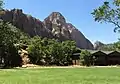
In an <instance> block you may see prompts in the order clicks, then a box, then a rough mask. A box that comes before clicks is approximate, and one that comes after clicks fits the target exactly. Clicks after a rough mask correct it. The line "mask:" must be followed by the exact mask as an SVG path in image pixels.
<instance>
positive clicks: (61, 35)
mask: <svg viewBox="0 0 120 84" xmlns="http://www.w3.org/2000/svg"><path fill="white" fill-rule="evenodd" d="M0 19H2V20H4V21H7V22H10V23H12V24H13V25H14V26H16V27H17V28H20V29H21V30H22V31H24V32H25V33H28V34H29V35H30V36H35V35H39V36H42V37H48V38H57V39H59V40H60V41H64V40H74V41H75V42H76V44H77V46H78V47H79V48H83V49H93V45H92V43H91V42H90V41H89V40H88V39H86V38H85V36H84V35H83V34H82V33H81V32H80V31H79V30H78V29H77V28H75V26H73V25H72V24H71V23H67V22H66V20H65V18H64V17H63V15H62V14H61V13H59V12H53V13H52V14H50V15H49V16H48V17H47V18H45V19H44V21H43V22H42V21H40V20H39V19H36V18H34V17H32V16H31V15H27V14H24V13H23V12H22V10H21V9H13V10H10V11H9V10H3V11H1V12H0Z"/></svg>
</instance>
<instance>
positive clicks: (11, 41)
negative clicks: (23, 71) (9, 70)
mask: <svg viewBox="0 0 120 84" xmlns="http://www.w3.org/2000/svg"><path fill="white" fill-rule="evenodd" d="M18 33H19V31H17V28H15V27H14V26H12V25H11V24H9V23H6V22H3V21H0V64H2V65H3V66H4V67H13V66H19V65H20V64H21V58H20V56H19V55H18V50H17V48H16V47H15V44H17V42H18V40H19V34H18Z"/></svg>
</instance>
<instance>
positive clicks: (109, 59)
mask: <svg viewBox="0 0 120 84" xmlns="http://www.w3.org/2000/svg"><path fill="white" fill-rule="evenodd" d="M89 52H90V53H91V54H92V56H94V57H95V62H94V65H97V66H107V65H120V52H119V51H101V50H89Z"/></svg>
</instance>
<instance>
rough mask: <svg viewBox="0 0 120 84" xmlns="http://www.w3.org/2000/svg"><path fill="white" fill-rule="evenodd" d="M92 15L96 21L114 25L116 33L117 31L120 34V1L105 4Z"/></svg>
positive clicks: (115, 0) (114, 0) (113, 0)
mask: <svg viewBox="0 0 120 84" xmlns="http://www.w3.org/2000/svg"><path fill="white" fill-rule="evenodd" d="M92 15H93V17H94V19H95V21H98V22H101V23H103V22H105V23H106V22H107V23H112V24H114V25H115V28H114V31H115V32H116V30H117V31H119V32H120V0H111V2H107V1H106V2H104V4H103V5H102V6H100V7H98V8H97V9H94V11H93V12H92Z"/></svg>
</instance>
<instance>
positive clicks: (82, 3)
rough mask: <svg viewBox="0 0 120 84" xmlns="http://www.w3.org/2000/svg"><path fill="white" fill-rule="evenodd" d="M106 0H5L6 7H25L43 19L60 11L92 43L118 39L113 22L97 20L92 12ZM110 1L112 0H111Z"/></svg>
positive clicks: (26, 11) (109, 41)
mask: <svg viewBox="0 0 120 84" xmlns="http://www.w3.org/2000/svg"><path fill="white" fill-rule="evenodd" d="M103 1H104V0H5V2H4V3H5V5H4V8H5V9H13V8H18V9H23V11H24V13H26V14H30V15H32V16H34V17H36V18H38V19H40V20H41V21H43V20H44V18H45V17H47V16H48V15H49V14H50V13H52V12H60V13H62V14H63V16H64V17H65V18H66V20H67V22H70V23H72V24H73V25H74V26H76V28H78V29H79V30H80V31H81V32H82V33H83V34H84V35H85V37H87V38H88V39H89V40H90V41H91V42H92V43H94V42H95V41H97V40H98V41H101V42H103V43H112V42H116V41H118V36H119V35H118V34H117V33H114V32H113V29H114V26H113V25H112V24H100V23H98V22H95V21H94V19H93V17H92V15H91V12H92V11H93V9H95V8H97V7H98V6H100V5H101V4H102V3H103ZM109 1H110V0H109Z"/></svg>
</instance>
